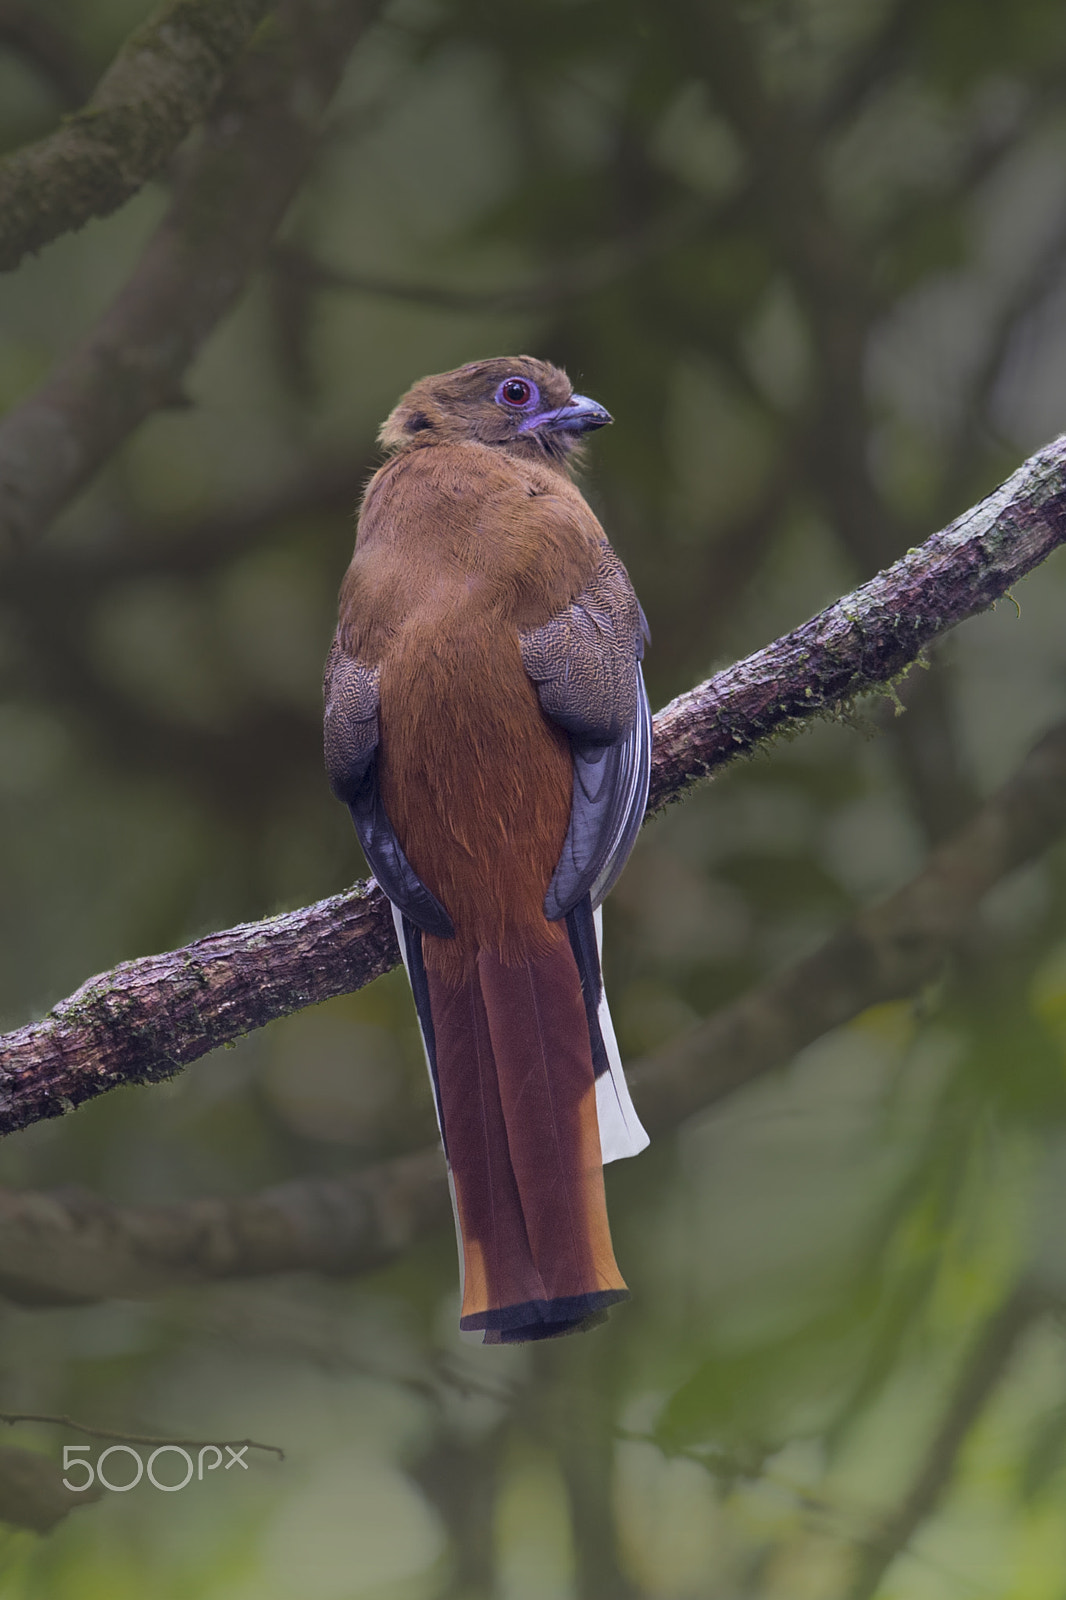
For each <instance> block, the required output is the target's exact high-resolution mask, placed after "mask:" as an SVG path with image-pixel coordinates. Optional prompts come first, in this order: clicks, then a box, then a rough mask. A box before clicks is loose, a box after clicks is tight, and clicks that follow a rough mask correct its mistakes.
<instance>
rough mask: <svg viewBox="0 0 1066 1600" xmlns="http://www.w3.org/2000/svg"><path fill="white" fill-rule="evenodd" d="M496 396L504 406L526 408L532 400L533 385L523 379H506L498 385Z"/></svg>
mask: <svg viewBox="0 0 1066 1600" xmlns="http://www.w3.org/2000/svg"><path fill="white" fill-rule="evenodd" d="M498 395H499V398H500V399H501V400H502V401H503V403H504V405H508V406H526V405H528V404H529V402H530V400H531V399H532V398H533V385H532V384H531V383H527V382H526V380H525V378H508V379H507V380H506V382H504V383H501V384H500V387H499V390H498Z"/></svg>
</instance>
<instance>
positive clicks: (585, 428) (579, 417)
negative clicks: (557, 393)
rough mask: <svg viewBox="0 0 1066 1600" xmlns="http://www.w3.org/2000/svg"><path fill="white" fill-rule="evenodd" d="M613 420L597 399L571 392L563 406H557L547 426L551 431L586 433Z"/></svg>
mask: <svg viewBox="0 0 1066 1600" xmlns="http://www.w3.org/2000/svg"><path fill="white" fill-rule="evenodd" d="M613 421H614V418H613V417H612V416H611V413H610V412H609V411H605V410H604V408H603V406H601V405H600V403H599V401H598V400H590V399H589V397H588V395H587V394H573V395H571V396H570V399H569V400H568V401H567V402H566V405H565V406H560V407H559V409H558V411H557V412H556V413H555V415H554V416H553V417H552V419H551V421H550V422H549V423H548V428H549V430H550V431H551V432H552V433H588V432H589V431H590V430H591V429H592V428H603V427H606V425H607V423H608V422H613Z"/></svg>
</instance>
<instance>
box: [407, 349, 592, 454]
mask: <svg viewBox="0 0 1066 1600" xmlns="http://www.w3.org/2000/svg"><path fill="white" fill-rule="evenodd" d="M610 421H611V415H610V412H608V411H605V410H604V408H603V406H601V405H599V404H597V402H596V401H595V400H590V399H589V398H588V396H587V395H583V394H575V393H574V391H573V388H572V386H571V383H570V379H569V378H568V377H567V376H566V373H565V372H563V370H562V368H561V367H553V366H551V365H550V364H549V363H548V362H547V361H537V360H535V359H534V358H533V357H532V356H494V357H493V358H492V359H491V360H489V361H471V362H469V363H468V365H467V366H465V367H457V368H456V370H455V371H454V372H440V373H436V374H435V375H434V376H432V377H429V378H421V379H420V380H419V381H418V383H416V384H414V385H413V386H412V387H411V388H410V389H408V391H407V393H406V394H405V395H404V397H403V399H402V400H401V401H400V403H399V405H398V406H396V408H395V410H394V411H392V412H391V413H390V415H389V416H388V418H387V419H386V421H385V422H384V423H383V425H382V428H381V432H380V434H379V435H378V437H379V439H380V441H381V443H382V445H384V447H385V449H386V450H391V451H399V450H410V449H415V448H419V447H421V446H424V445H429V444H470V443H473V444H484V445H490V446H493V447H495V448H497V449H502V450H508V451H510V452H512V453H514V454H517V455H520V456H524V457H526V458H527V459H529V458H530V457H533V458H534V459H536V458H540V459H541V460H543V459H544V458H545V457H546V458H547V459H548V460H550V461H555V462H560V463H561V462H565V461H566V459H567V458H568V457H569V456H571V455H572V453H573V451H574V448H575V446H576V445H578V444H579V443H580V441H581V438H582V436H583V435H584V434H586V433H588V432H589V431H590V429H592V428H602V427H603V426H604V424H605V423H608V422H610Z"/></svg>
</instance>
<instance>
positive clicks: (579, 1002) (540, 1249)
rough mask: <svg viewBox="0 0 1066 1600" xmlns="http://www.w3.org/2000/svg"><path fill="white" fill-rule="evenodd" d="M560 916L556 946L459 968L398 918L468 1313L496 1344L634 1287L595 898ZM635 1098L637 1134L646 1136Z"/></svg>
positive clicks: (551, 1332)
mask: <svg viewBox="0 0 1066 1600" xmlns="http://www.w3.org/2000/svg"><path fill="white" fill-rule="evenodd" d="M553 927H556V928H557V929H558V937H557V938H556V939H555V940H554V942H553V943H552V945H551V947H550V949H549V950H548V951H547V952H546V953H544V954H538V955H536V956H533V957H531V958H530V959H528V960H526V961H523V962H520V963H518V964H513V965H505V964H504V963H503V962H501V961H500V960H499V959H498V957H497V956H495V955H494V954H493V953H492V952H490V951H486V950H482V951H481V952H480V953H479V955H478V957H477V963H476V967H475V968H474V969H473V971H471V972H470V973H469V974H468V976H466V977H465V978H464V979H463V980H461V981H458V982H452V981H450V980H449V979H446V978H444V977H443V976H441V975H440V974H439V973H436V972H434V971H433V970H427V969H426V967H425V965H424V963H423V962H422V959H421V940H420V936H419V934H418V932H417V930H416V929H415V928H413V927H412V925H411V924H410V923H409V922H406V920H404V921H403V922H402V923H401V929H400V931H401V943H402V945H403V946H404V954H405V958H406V960H407V966H408V971H409V974H410V977H411V982H412V987H413V989H414V992H415V1001H416V1004H417V1007H418V1012H419V1018H420V1021H421V1023H422V1031H423V1036H424V1038H425V1043H426V1053H427V1056H428V1058H429V1063H430V1071H431V1075H432V1078H433V1084H434V1090H435V1093H436V1098H437V1109H438V1115H439V1118H440V1126H441V1135H442V1138H443V1141H444V1147H445V1152H446V1154H447V1157H448V1165H449V1170H450V1174H451V1180H452V1192H453V1197H454V1203H455V1210H456V1220H457V1223H458V1232H459V1242H460V1254H461V1258H462V1265H463V1301H462V1312H461V1318H460V1327H462V1328H463V1329H468V1330H475V1329H476V1330H484V1337H485V1342H486V1343H487V1344H497V1343H515V1342H519V1341H522V1340H529V1339H543V1338H551V1337H554V1336H555V1335H557V1334H561V1333H569V1332H571V1331H572V1330H574V1329H576V1328H579V1327H581V1326H583V1325H586V1324H588V1323H589V1322H590V1321H593V1320H599V1318H600V1317H601V1316H602V1314H603V1313H604V1312H605V1311H606V1309H607V1307H608V1306H611V1305H613V1304H615V1303H616V1302H617V1301H619V1300H624V1299H625V1298H626V1297H627V1295H628V1290H627V1289H626V1286H625V1283H624V1282H623V1279H622V1276H621V1273H620V1272H619V1270H618V1267H617V1265H616V1263H615V1259H614V1251H613V1249H612V1246H611V1236H610V1230H609V1227H608V1223H607V1208H606V1202H605V1198H604V1188H603V1159H604V1150H603V1148H602V1146H601V1130H600V1120H601V1118H600V1113H599V1112H598V1108H597V1101H598V1100H599V1102H600V1104H601V1106H603V1105H604V1104H609V1105H610V1106H611V1108H612V1110H611V1112H610V1113H609V1114H610V1115H612V1116H615V1120H617V1117H616V1114H615V1109H614V1108H615V1102H616V1101H617V1098H618V1097H617V1091H616V1089H615V1087H614V1084H613V1077H612V1074H611V1073H610V1063H609V1061H608V1060H607V1054H606V1051H605V1047H604V1039H603V1035H602V1032H601V1030H600V1028H599V1025H598V1020H597V1019H598V1015H599V1014H600V1013H603V1014H605V1007H604V1006H603V1004H602V999H601V996H600V992H599V961H598V954H597V952H596V939H595V931H594V928H593V922H592V914H591V910H589V909H588V904H587V902H586V903H585V912H584V920H583V921H579V923H578V924H576V925H575V926H574V927H570V928H567V927H566V926H565V925H564V924H563V923H559V924H554V925H553ZM568 933H569V938H568V937H567V934H568ZM590 941H591V954H590V948H589V946H590ZM590 960H591V962H592V963H593V964H594V967H595V972H594V973H592V972H591V971H587V970H585V969H586V968H587V967H588V966H589V963H590ZM593 985H595V992H594V993H593V992H592V990H593ZM609 1028H610V1024H609V1018H608V1019H607V1029H608V1031H609ZM610 1043H611V1046H612V1047H613V1035H611V1040H610ZM597 1057H600V1058H601V1059H600V1060H599V1061H597V1059H596V1058H597ZM597 1065H601V1066H602V1067H604V1068H606V1069H607V1074H606V1076H607V1080H608V1085H609V1087H608V1092H607V1096H606V1101H605V1095H604V1083H603V1081H602V1080H603V1077H604V1074H603V1073H602V1072H601V1074H600V1075H599V1076H600V1079H601V1082H600V1084H599V1092H598V1083H597V1071H596V1067H597ZM619 1073H620V1064H619ZM622 1088H623V1093H624V1079H623V1080H622ZM624 1099H625V1102H626V1105H627V1106H628V1114H629V1117H630V1119H631V1124H632V1126H631V1127H630V1129H629V1135H628V1136H629V1142H630V1143H631V1144H632V1145H633V1147H634V1148H640V1147H641V1145H642V1144H643V1143H646V1142H647V1138H646V1135H644V1133H643V1130H642V1129H640V1126H639V1123H637V1122H636V1119H635V1116H634V1115H633V1113H632V1107H631V1105H629V1102H628V1094H624ZM613 1137H614V1140H615V1143H616V1144H617V1142H618V1137H619V1136H618V1133H617V1130H615V1132H614V1135H613ZM613 1153H614V1154H630V1153H632V1150H631V1149H629V1148H627V1149H625V1150H622V1149H620V1148H619V1149H616V1150H615V1151H614V1152H613Z"/></svg>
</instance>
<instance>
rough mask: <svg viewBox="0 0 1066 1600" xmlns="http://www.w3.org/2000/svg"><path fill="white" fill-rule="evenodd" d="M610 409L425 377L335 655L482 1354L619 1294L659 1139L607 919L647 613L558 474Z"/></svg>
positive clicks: (537, 368)
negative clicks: (620, 1176) (607, 1164)
mask: <svg viewBox="0 0 1066 1600" xmlns="http://www.w3.org/2000/svg"><path fill="white" fill-rule="evenodd" d="M610 421H611V417H610V416H609V414H608V413H607V412H606V411H605V410H604V409H603V407H602V406H600V405H597V404H596V402H595V401H593V400H589V399H587V398H586V397H585V396H584V395H579V394H574V392H573V390H572V388H571V385H570V382H569V379H568V378H567V376H566V374H565V373H564V372H562V371H561V370H560V369H559V368H558V367H553V366H549V365H548V364H547V363H546V362H543V361H536V360H534V359H532V357H530V356H507V357H499V358H497V359H494V360H490V361H474V362H471V363H470V364H469V365H468V366H465V367H460V368H459V369H458V370H457V371H455V372H446V373H442V374H440V375H438V376H435V377H429V378H423V379H422V380H421V382H419V383H416V384H415V385H414V387H413V388H412V389H410V390H409V391H408V393H407V394H406V395H404V397H403V399H402V400H401V401H400V403H399V405H397V407H396V409H395V410H394V411H393V412H392V414H391V416H389V418H388V419H387V421H386V422H385V424H384V426H383V427H382V429H381V434H380V439H381V443H382V445H383V446H384V447H385V449H386V450H387V451H389V452H390V458H389V460H388V461H387V462H386V463H385V465H384V466H383V467H381V468H380V470H379V471H378V472H376V473H375V475H374V477H373V478H372V479H371V481H370V484H369V486H368V488H367V491H366V494H365V496H364V499H363V503H362V509H361V511H360V514H359V525H358V534H357V538H356V544H355V554H354V556H353V557H352V562H351V565H350V567H349V568H348V571H347V573H346V575H345V578H344V582H343V584H342V587H341V594H340V620H339V625H338V628H337V634H336V637H335V639H334V642H333V647H332V650H331V652H330V656H329V661H328V663H327V667H326V685H325V692H326V723H325V726H326V765H327V769H328V771H329V776H330V782H331V785H332V787H333V790H334V792H335V794H336V795H337V796H338V797H339V798H340V799H341V800H343V801H344V802H345V803H346V804H347V805H348V806H349V808H350V810H351V813H352V817H353V819H354V822H355V826H356V829H357V831H358V834H359V838H360V841H361V843H362V846H363V850H364V852H365V854H366V857H367V860H368V861H369V863H370V866H371V869H372V871H373V872H374V874H375V876H376V878H377V880H378V882H379V883H380V885H381V887H382V888H383V889H384V891H385V893H386V894H387V895H388V897H389V899H390V900H391V901H392V904H393V908H394V915H395V918H396V925H397V933H398V936H399V940H400V947H401V950H402V952H403V956H404V961H405V963H406V966H407V970H408V974H409V976H410V979H411V986H412V989H413V992H414V998H415V1004H416V1007H417V1010H418V1016H419V1021H420V1023H421V1027H422V1037H423V1041H424V1043H425V1047H426V1056H427V1059H428V1062H429V1070H430V1077H431V1080H432V1084H433V1090H434V1095H435V1099H436V1105H437V1116H438V1121H439V1124H440V1131H441V1138H442V1141H443V1144H444V1149H445V1153H446V1155H447V1159H448V1166H449V1172H450V1177H451V1182H452V1196H453V1204H454V1207H455V1213H456V1220H457V1223H458V1230H459V1236H460V1257H461V1266H462V1311H461V1317H460V1327H461V1328H463V1329H478V1330H484V1338H485V1342H486V1343H501V1342H507V1343H509V1342H517V1341H520V1340H527V1339H542V1338H549V1337H552V1336H554V1335H556V1334H560V1333H569V1332H571V1331H572V1330H574V1329H576V1328H581V1327H585V1326H588V1325H590V1324H591V1323H593V1322H596V1321H599V1320H601V1319H602V1317H603V1315H604V1313H605V1310H606V1308H607V1307H608V1306H610V1305H612V1304H613V1303H615V1302H616V1301H619V1300H623V1299H625V1298H626V1297H627V1295H628V1291H627V1289H626V1286H625V1284H624V1282H623V1280H622V1277H621V1274H620V1273H619V1270H618V1267H617V1266H616V1264H615V1259H614V1253H613V1250H612V1246H611V1237H610V1231H609V1228H608V1223H607V1210H606V1204H605V1199H604V1189H603V1170H602V1165H603V1162H604V1161H610V1160H614V1159H616V1158H617V1157H620V1156H628V1155H635V1154H636V1153H637V1151H638V1150H641V1149H643V1148H644V1146H645V1145H646V1144H647V1142H648V1138H647V1134H646V1133H645V1132H644V1130H643V1128H642V1127H641V1125H640V1123H639V1121H638V1120H637V1117H636V1113H635V1112H634V1110H633V1106H632V1102H631V1101H630V1098H629V1093H628V1090H627V1088H626V1084H625V1078H624V1076H623V1073H622V1065H621V1061H620V1059H619V1055H618V1047H617V1044H616V1043H615V1038H614V1030H613V1028H612V1026H611V1019H610V1013H609V1012H608V1010H607V1005H606V1002H605V1000H604V998H603V988H602V982H601V978H600V957H599V918H598V909H597V908H598V907H599V905H600V902H601V901H602V900H603V898H604V896H605V895H606V894H607V892H608V890H609V889H610V887H611V885H612V884H613V883H614V881H615V879H616V878H617V876H618V874H619V872H620V871H621V869H622V867H623V865H624V864H625V860H626V857H627V856H628V855H629V852H630V850H631V848H632V846H633V842H634V840H635V838H636V835H637V832H638V830H639V828H640V823H641V819H642V817H643V815H644V808H645V804H646V801H647V793H648V774H649V762H650V756H651V719H650V714H649V711H648V702H647V697H646V695H645V693H644V684H643V680H642V677H641V669H640V661H641V657H642V654H643V645H644V640H645V638H646V637H647V624H646V623H645V621H644V615H643V613H642V611H641V609H640V606H639V605H638V603H637V599H636V596H635V595H634V593H633V589H632V587H631V585H630V582H629V578H628V576H627V575H626V571H625V568H624V567H623V566H622V564H621V562H620V561H619V560H618V558H617V556H616V555H615V554H614V552H613V550H612V549H611V547H610V545H609V544H608V543H607V540H606V537H605V536H604V533H603V529H602V528H601V527H600V524H599V523H598V522H597V520H596V518H595V516H594V515H593V513H592V511H591V510H590V508H589V506H588V505H587V503H586V502H585V500H584V499H583V497H582V496H581V494H580V493H579V492H578V490H577V489H576V487H575V486H574V484H573V483H572V482H571V480H570V475H569V465H570V464H571V463H572V462H573V461H574V459H575V447H577V446H578V445H579V443H580V441H581V439H582V436H583V435H584V434H586V433H588V432H589V430H590V429H593V428H599V427H602V426H603V425H604V424H605V423H608V422H610Z"/></svg>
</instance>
